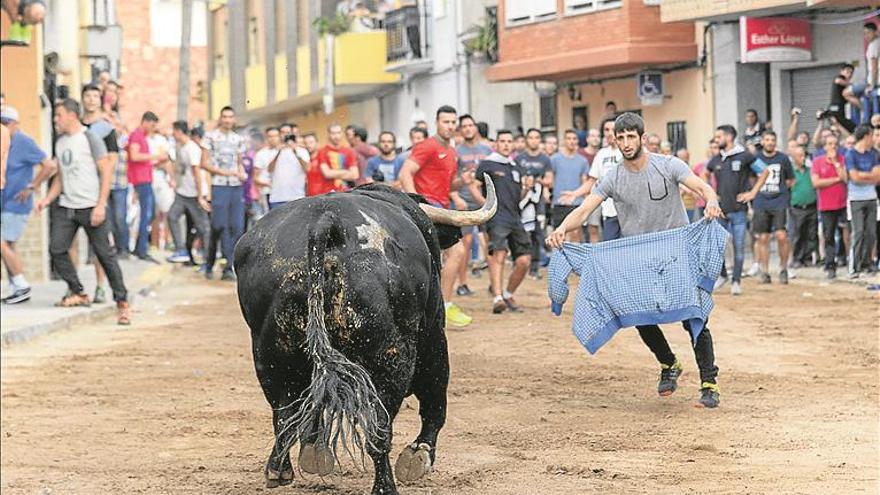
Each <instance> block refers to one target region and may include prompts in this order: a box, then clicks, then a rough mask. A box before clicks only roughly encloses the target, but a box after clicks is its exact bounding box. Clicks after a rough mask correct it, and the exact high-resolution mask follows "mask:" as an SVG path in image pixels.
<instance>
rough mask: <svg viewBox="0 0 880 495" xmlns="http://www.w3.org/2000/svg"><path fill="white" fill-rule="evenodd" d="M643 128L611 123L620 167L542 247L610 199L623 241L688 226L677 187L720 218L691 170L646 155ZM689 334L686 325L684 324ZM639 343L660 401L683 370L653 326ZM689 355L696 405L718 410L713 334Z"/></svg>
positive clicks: (628, 117) (635, 120)
mask: <svg viewBox="0 0 880 495" xmlns="http://www.w3.org/2000/svg"><path fill="white" fill-rule="evenodd" d="M644 133H645V123H644V121H643V120H642V118H641V117H639V116H638V115H636V114H633V113H624V114H622V115H620V116H619V117H618V118H617V119H616V120H615V122H614V134H615V136H616V139H617V143H618V146H619V148H620V150H621V151H622V153H623V159H624V160H623V164H622V165H620V166H618V167H616V168H615V170H613V171H612V172H610V173H609V174H606V176H605V177H603V178H602V180H601V181H600V182H599V184H598V185H597V186H596V188H595V189H594V190H593V192H592V193H591V194H590V195H589V196H588V197H587V198H586V199H585V200H584V202H583V203H582V204H581V205H580V206H579V207H578V208H577V209H575V210H574V211H572V212H571V213H570V214H569V215H568V216H567V217H566V218H565V220H564V221H563V222H562V224H561V225H560V226H559V228H557V229H556V230H555V231H553V233H552V234H551V235H550V236H549V237H548V239H547V245H548V246H549V247H552V248H560V247H562V244H563V242H564V240H565V233H566V232H568V231H570V230H574V229H579V228H580V227H581V225H583V223H584V222H585V221H586V220H587V217H588V216H589V215H590V213H592V212H593V210H594V209H596V208H597V207H598V206H599V205H600V204H601V203H602V201H604V200H605V199H608V198H612V199H614V204H615V206H616V207H617V214H618V220H619V222H620V228H621V235H622V237H624V238H625V237H630V236H635V235H639V234H648V233H653V232H661V231H667V230H671V229H677V228H680V227H684V226H686V225H688V218H687V214H686V212H685V208H684V204H683V203H682V201H681V195H680V194H678V190H679V185H680V184H683V185H684V186H685V187H687V188H688V189H690V190H692V191H695V192H697V193H698V194H699V195H700V196H701V197H702V198H703V199H704V200H706V210H705V217H706V218H707V220H714V219H717V218H719V217H721V209H720V207H719V205H718V196H717V195H716V194H715V191H714V190H713V189H712V188H711V187H710V186H709V184H707V183H706V182H704V181H703V180H701V179H700V178H698V177H697V176H695V175H694V174H693V172H691V170H690V168H689V167H688V166H687V164H685V163H684V162H682V161H681V160H679V159H678V158H675V157H667V156H663V155H657V154H654V153H648V152H647V151H646V150H643V149H642V136H643V135H644ZM684 327H685V330H687V331H688V332H689V333H690V324H689V323H688V322H684ZM636 329H637V330H638V331H639V335H640V336H641V338H642V341H644V342H645V344H646V345H647V346H648V348H649V349H651V351H652V352H653V353H654V355H655V356H656V357H657V360H658V361H659V362H660V367H661V371H660V381H659V384H658V386H657V391H658V393H659V394H660V395H661V396H664V397H665V396H668V395H671V394H672V393H673V392H674V391H675V389H676V387H677V384H678V377H679V376H680V375H681V372H682V366H681V363H680V362H679V360H678V359H677V358H676V357H675V354H673V352H672V350H671V349H670V347H669V343H668V342H667V341H666V338H665V337H664V336H663V332H662V331H661V330H660V327H659V326H657V325H643V326H636ZM694 353H695V355H696V360H697V365H698V367H699V368H700V381H701V389H700V394H701V396H700V401H699V403H700V405H702V406H704V407H709V408H712V407H717V406H718V404H719V401H720V396H719V391H718V385H717V383H716V376H717V374H718V368H717V367H716V366H715V354H714V350H713V345H712V334H711V333H710V332H709V328H708V327H705V328H703V329H702V331H701V332H700V333H699V336H698V337H697V338H696V342H695V343H694Z"/></svg>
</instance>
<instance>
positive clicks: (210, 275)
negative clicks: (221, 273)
mask: <svg viewBox="0 0 880 495" xmlns="http://www.w3.org/2000/svg"><path fill="white" fill-rule="evenodd" d="M199 272H201V273H204V274H205V278H206V279H207V280H214V269H213V268H211V267H209V266H208V265H202V267H201V268H199Z"/></svg>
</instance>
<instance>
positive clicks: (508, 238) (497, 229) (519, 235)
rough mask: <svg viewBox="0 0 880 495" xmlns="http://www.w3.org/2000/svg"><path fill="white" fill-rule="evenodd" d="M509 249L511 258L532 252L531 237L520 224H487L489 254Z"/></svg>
mask: <svg viewBox="0 0 880 495" xmlns="http://www.w3.org/2000/svg"><path fill="white" fill-rule="evenodd" d="M495 251H510V255H511V256H513V259H516V258H519V257H520V256H523V255H530V254H531V252H532V238H531V236H530V235H529V233H528V232H526V229H524V228H523V226H522V225H517V226H512V225H507V224H496V225H489V254H492V253H494V252H495Z"/></svg>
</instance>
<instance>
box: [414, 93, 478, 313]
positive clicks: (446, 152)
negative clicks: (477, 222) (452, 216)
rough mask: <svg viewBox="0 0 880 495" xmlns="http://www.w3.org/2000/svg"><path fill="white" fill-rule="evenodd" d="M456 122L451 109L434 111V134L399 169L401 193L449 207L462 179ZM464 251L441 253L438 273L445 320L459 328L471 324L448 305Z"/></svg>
mask: <svg viewBox="0 0 880 495" xmlns="http://www.w3.org/2000/svg"><path fill="white" fill-rule="evenodd" d="M457 121H458V115H457V113H456V111H455V109H454V108H452V107H451V106H448V105H444V106H442V107H440V108H439V109H437V134H436V135H434V136H433V137H430V138H428V139H426V140H424V141H422V142H421V143H419V144H417V145H415V146H414V147H413V149H412V152H411V153H410V155H409V158H407V159H406V161H405V162H404V163H403V167H402V168H401V169H400V174H399V176H398V179H399V180H400V184H401V186H402V187H403V191H404V192H408V193H418V194H421V195H422V197H424V198H425V199H426V200H428V202H429V203H431V204H433V205H434V206H438V207H443V208H449V204H450V198H449V193H450V192H451V191H452V190H457V189H458V188H459V187H461V183H460V182H461V180H460V179H456V177H455V176H456V172H457V171H458V159H457V157H456V154H455V146H454V145H453V142H452V138H453V136H454V135H455V128H456V123H457ZM464 249H465V248H464V245H463V244H462V243H461V242H458V243H457V244H456V245H454V246H452V247H450V248H448V249H446V250H445V251H444V252H443V255H444V256H443V259H444V262H445V263H444V264H443V271H442V272H441V274H440V290H441V292H442V293H443V301H444V302H445V303H446V321H447V323H450V324H452V325H455V326H459V327H463V326H467V325H469V324H470V323H471V321H472V318H471V317H470V316H468V315H466V314H465V313H464V312H463V311H462V310H461V308H459V307H458V306H456V305H455V304H453V303H452V302H450V301H451V300H452V290H453V287H454V286H455V279H456V274H457V273H458V269H459V265H460V264H461V262H462V261H463V260H464V252H463V251H464Z"/></svg>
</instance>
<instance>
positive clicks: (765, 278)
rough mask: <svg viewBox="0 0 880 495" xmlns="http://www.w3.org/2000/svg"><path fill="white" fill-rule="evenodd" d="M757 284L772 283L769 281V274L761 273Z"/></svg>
mask: <svg viewBox="0 0 880 495" xmlns="http://www.w3.org/2000/svg"><path fill="white" fill-rule="evenodd" d="M758 283H759V284H769V283H772V281H771V280H770V274H769V273H762V274H761V280H758Z"/></svg>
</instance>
